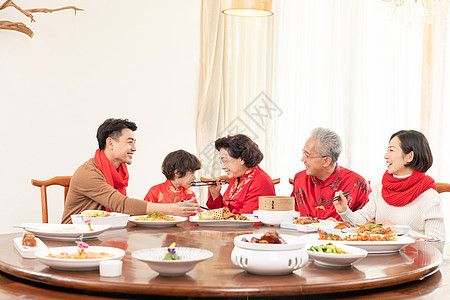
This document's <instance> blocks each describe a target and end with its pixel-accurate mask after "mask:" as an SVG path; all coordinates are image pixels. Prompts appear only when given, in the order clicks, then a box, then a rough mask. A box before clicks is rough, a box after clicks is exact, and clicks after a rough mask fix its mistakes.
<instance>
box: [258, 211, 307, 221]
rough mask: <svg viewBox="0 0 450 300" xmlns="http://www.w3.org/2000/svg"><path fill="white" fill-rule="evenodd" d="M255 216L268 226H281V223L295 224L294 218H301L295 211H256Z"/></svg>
mask: <svg viewBox="0 0 450 300" xmlns="http://www.w3.org/2000/svg"><path fill="white" fill-rule="evenodd" d="M253 215H255V216H257V217H258V219H259V221H261V223H263V224H266V225H280V224H281V222H294V218H295V217H298V216H299V212H298V211H295V210H283V211H273V210H260V209H259V210H255V211H254V212H253Z"/></svg>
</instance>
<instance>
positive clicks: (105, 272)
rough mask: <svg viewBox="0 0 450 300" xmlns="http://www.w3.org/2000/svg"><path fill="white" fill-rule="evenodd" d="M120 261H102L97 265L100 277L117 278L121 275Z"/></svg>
mask: <svg viewBox="0 0 450 300" xmlns="http://www.w3.org/2000/svg"><path fill="white" fill-rule="evenodd" d="M122 265H123V262H122V261H121V260H104V261H101V262H100V263H99V267H100V276H103V277H117V276H120V275H122Z"/></svg>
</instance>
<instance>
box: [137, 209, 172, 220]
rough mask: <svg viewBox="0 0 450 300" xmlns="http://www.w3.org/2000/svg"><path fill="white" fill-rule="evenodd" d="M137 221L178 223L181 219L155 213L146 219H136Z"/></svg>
mask: <svg viewBox="0 0 450 300" xmlns="http://www.w3.org/2000/svg"><path fill="white" fill-rule="evenodd" d="M134 220H135V221H177V220H179V219H177V218H174V217H170V216H167V215H165V214H163V213H162V212H159V211H157V212H154V213H151V214H149V215H147V216H145V217H138V218H135V219H134Z"/></svg>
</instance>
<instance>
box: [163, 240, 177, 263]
mask: <svg viewBox="0 0 450 300" xmlns="http://www.w3.org/2000/svg"><path fill="white" fill-rule="evenodd" d="M175 245H176V243H175V242H174V243H172V244H170V246H169V247H168V248H167V252H166V254H165V255H164V258H163V260H181V257H180V256H179V255H178V254H177V251H176V249H175Z"/></svg>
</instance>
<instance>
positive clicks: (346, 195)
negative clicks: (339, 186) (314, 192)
mask: <svg viewBox="0 0 450 300" xmlns="http://www.w3.org/2000/svg"><path fill="white" fill-rule="evenodd" d="M348 195H350V191H346V192H345V193H344V197H345V198H347V197H348ZM340 198H341V197H340V196H336V197H334V198H333V199H330V200H327V201H324V202H322V203H320V204H319V205H317V206H316V209H324V208H323V207H324V206H325V205H328V204H330V203H333V202H334V201H337V200H339V199H340Z"/></svg>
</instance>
